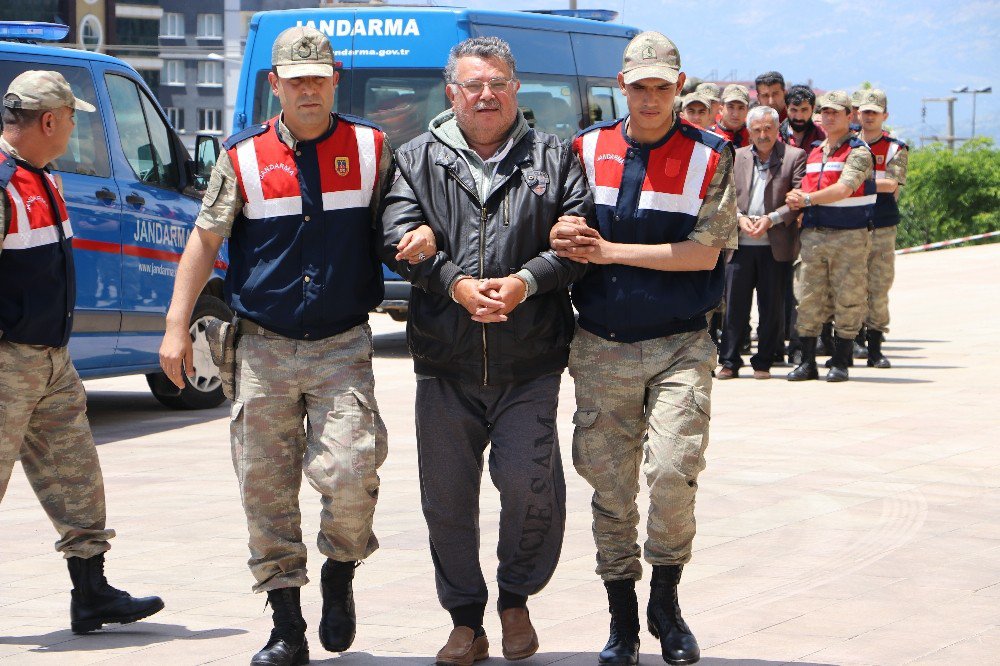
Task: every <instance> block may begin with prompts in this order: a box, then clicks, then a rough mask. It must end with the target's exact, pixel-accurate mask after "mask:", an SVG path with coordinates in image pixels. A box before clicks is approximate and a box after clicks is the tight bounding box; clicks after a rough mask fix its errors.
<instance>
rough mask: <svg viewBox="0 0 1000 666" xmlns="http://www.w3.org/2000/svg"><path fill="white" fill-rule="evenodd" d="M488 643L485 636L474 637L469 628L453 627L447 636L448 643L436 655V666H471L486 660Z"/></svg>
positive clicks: (488, 650) (488, 648)
mask: <svg viewBox="0 0 1000 666" xmlns="http://www.w3.org/2000/svg"><path fill="white" fill-rule="evenodd" d="M489 656H490V642H489V641H488V640H486V634H483V635H482V636H479V637H478V638H477V637H476V632H475V631H473V630H472V629H470V628H469V627H455V628H454V629H452V630H451V635H450V636H448V642H447V643H445V645H444V647H443V648H441V650H440V651H439V652H438V653H437V661H436V662H434V663H436V664H442V665H443V666H472V664H473V663H475V662H477V661H481V660H483V659H488V658H489Z"/></svg>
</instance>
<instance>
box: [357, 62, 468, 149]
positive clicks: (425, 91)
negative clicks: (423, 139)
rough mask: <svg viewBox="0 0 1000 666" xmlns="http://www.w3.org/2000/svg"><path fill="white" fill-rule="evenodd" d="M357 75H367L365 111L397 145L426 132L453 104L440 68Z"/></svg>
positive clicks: (364, 114)
mask: <svg viewBox="0 0 1000 666" xmlns="http://www.w3.org/2000/svg"><path fill="white" fill-rule="evenodd" d="M357 74H358V76H359V77H365V78H364V82H363V86H364V87H363V93H362V95H363V100H364V106H363V107H362V108H361V114H362V115H363V116H364V117H365V118H367V119H368V120H371V121H372V122H374V123H377V124H378V125H379V126H381V127H382V129H383V130H385V133H386V134H388V135H389V142H390V143H391V144H392V145H393V146H395V147H398V146H401V145H403V144H404V143H406V142H407V141H409V140H410V139H412V138H414V137H416V136H418V135H420V134H423V133H424V132H426V131H427V125H428V124H429V123H430V122H431V120H433V119H434V117H435V116H437V115H438V114H439V113H441V112H442V111H444V110H445V109H446V108H448V106H449V104H448V98H447V97H446V96H445V93H444V81H443V80H442V78H441V73H440V72H438V71H434V70H419V71H415V70H410V71H407V70H388V69H387V70H374V71H371V72H370V73H368V72H362V71H358V72H357ZM358 83H361V81H358Z"/></svg>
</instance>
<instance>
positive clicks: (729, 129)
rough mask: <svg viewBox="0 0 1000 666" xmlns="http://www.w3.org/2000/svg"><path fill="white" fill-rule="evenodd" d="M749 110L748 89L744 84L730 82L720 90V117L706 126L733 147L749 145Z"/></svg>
mask: <svg viewBox="0 0 1000 666" xmlns="http://www.w3.org/2000/svg"><path fill="white" fill-rule="evenodd" d="M749 110H750V91H749V90H747V89H746V86H741V85H739V84H738V83H731V84H729V85H728V86H726V89H725V90H723V91H722V118H721V119H720V120H719V121H718V122H717V123H715V124H714V125H712V126H711V127H709V128H708V131H710V132H715V133H716V134H718V135H719V136H721V137H722V138H723V139H725V140H726V141H729V142H731V143H732V144H733V147H734V148H742V147H743V146H749V145H750V131H749V130H748V129H747V113H748V112H749Z"/></svg>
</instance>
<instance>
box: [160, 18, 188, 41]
mask: <svg viewBox="0 0 1000 666" xmlns="http://www.w3.org/2000/svg"><path fill="white" fill-rule="evenodd" d="M160 37H175V38H176V37H184V14H177V13H173V12H167V13H164V14H163V18H161V19H160Z"/></svg>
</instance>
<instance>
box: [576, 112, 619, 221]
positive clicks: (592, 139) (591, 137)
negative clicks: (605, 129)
mask: <svg viewBox="0 0 1000 666" xmlns="http://www.w3.org/2000/svg"><path fill="white" fill-rule="evenodd" d="M600 134H601V131H600V130H594V131H593V132H587V133H586V134H584V135H583V141H581V146H580V147H581V148H582V150H583V166H584V168H585V169H586V170H587V181H588V182H590V186H591V187H592V188H595V189H596V187H597V180H596V175H595V174H596V169H595V168H594V165H595V163H596V161H597V137H598V136H599V135H600ZM617 201H618V192H617V191H615V202H617ZM615 202H612V203H610V204H607V205H610V206H614V205H615Z"/></svg>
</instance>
